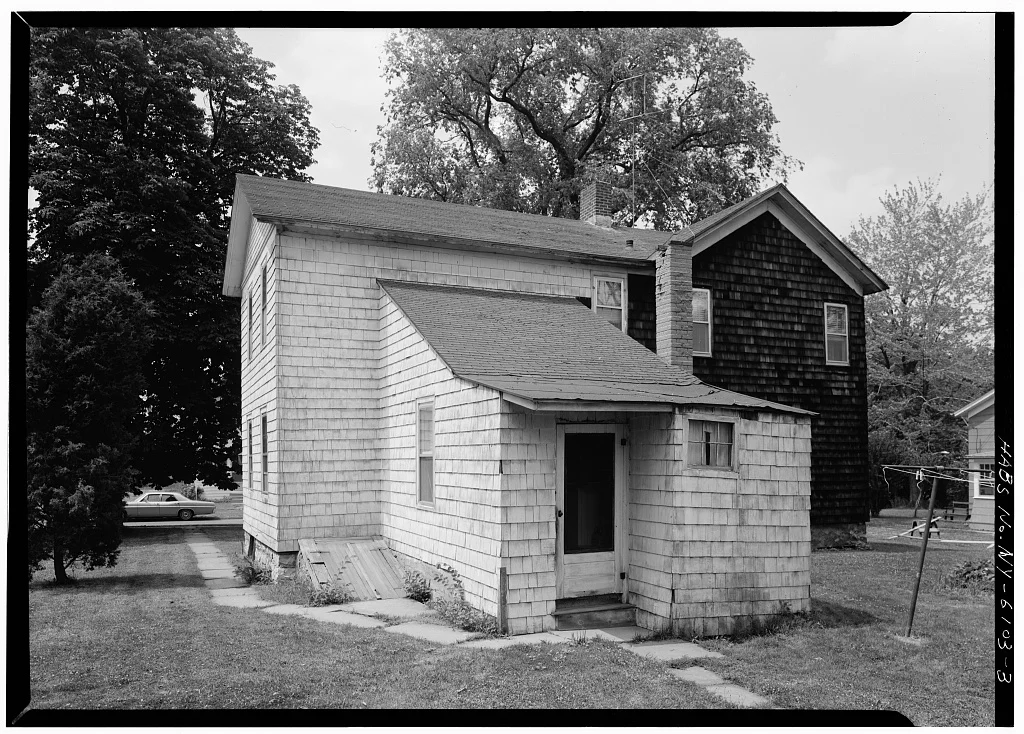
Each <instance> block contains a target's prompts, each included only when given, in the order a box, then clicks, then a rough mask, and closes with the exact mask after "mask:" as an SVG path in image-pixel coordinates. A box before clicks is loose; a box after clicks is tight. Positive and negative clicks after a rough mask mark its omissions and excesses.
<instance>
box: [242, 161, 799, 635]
mask: <svg viewBox="0 0 1024 734" xmlns="http://www.w3.org/2000/svg"><path fill="white" fill-rule="evenodd" d="M591 195H593V194H592V193H591ZM670 238H671V235H670V234H667V233H661V232H653V231H641V230H627V229H617V228H613V227H599V226H596V225H592V224H588V223H585V222H578V221H569V220H564V219H550V218H545V217H531V216H528V215H522V214H515V213H510V212H502V211H493V210H486V209H480V208H476V207H470V206H460V205H450V204H441V203H438V202H431V201H424V200H415V199H406V198H402V197H393V196H384V195H379V194H370V193H366V192H357V191H349V190H344V189H335V188H331V187H326V186H316V185H313V184H305V183H297V182H288V181H277V180H271V179H264V178H259V177H254V176H239V177H238V183H237V186H236V190H235V197H234V208H233V216H232V222H231V233H230V240H229V248H228V255H227V263H226V268H225V276H224V293H225V294H226V295H228V296H233V297H239V298H241V307H242V355H241V358H242V421H243V423H242V441H243V455H242V465H243V466H242V469H243V488H244V500H245V503H244V531H245V535H246V542H247V544H248V547H249V549H250V550H251V551H252V552H253V553H254V554H255V555H256V556H257V557H258V558H261V559H263V560H264V562H267V563H270V564H272V565H274V566H291V565H294V563H295V556H296V554H297V553H298V549H299V545H298V543H299V540H300V539H305V538H336V537H356V536H359V537H363V536H382V537H383V538H384V539H385V541H386V542H387V544H388V546H389V547H390V548H391V549H392V550H393V551H395V552H396V553H398V554H400V555H404V556H407V557H410V558H414V559H418V560H420V561H424V562H427V563H430V564H437V563H446V564H449V565H450V566H452V567H454V568H455V569H457V570H458V571H459V573H460V575H461V577H462V579H463V581H464V584H465V589H466V594H467V599H468V600H469V601H470V602H471V603H472V604H473V605H474V606H476V607H477V608H479V609H481V610H482V611H484V612H486V613H488V614H492V615H495V616H496V617H499V618H502V619H505V620H507V625H508V628H509V631H510V632H512V633H514V634H518V633H527V632H535V631H539V630H544V629H552V628H554V626H555V618H554V617H553V616H552V613H553V612H555V611H556V609H557V608H558V605H559V603H560V602H564V601H565V600H569V599H575V598H579V597H586V596H596V595H606V594H616V595H619V596H621V598H622V600H623V601H624V602H627V603H629V604H632V605H633V606H635V608H636V622H637V623H638V624H639V625H641V626H643V627H646V628H648V629H653V630H662V629H671V630H672V631H673V632H675V633H676V634H698V635H701V634H703V635H715V634H726V633H728V632H730V631H732V630H733V629H734V628H735V626H736V624H737V620H741V619H748V620H749V619H754V618H758V617H765V616H768V615H771V614H773V613H775V612H777V611H778V610H779V607H780V604H786V605H788V606H789V608H790V609H792V610H793V611H802V610H807V609H808V608H809V597H810V593H809V589H810V539H811V536H810V527H809V515H808V513H809V508H810V479H811V477H810V472H811V468H810V467H811V458H810V457H811V428H810V416H811V414H810V413H809V412H808V411H805V410H800V409H797V408H792V407H788V406H784V405H779V404H777V403H771V402H768V401H765V400H759V399H755V398H751V397H748V396H745V395H740V394H738V393H733V392H729V391H725V390H720V389H718V388H714V387H711V386H709V385H706V384H704V383H702V382H700V381H699V380H697V379H696V378H695V377H694V376H693V375H692V374H691V373H690V372H688V371H686V370H684V369H683V368H681V367H679V366H673V364H666V363H665V361H663V359H661V358H659V356H656V355H655V354H654V353H653V352H652V351H650V350H648V349H647V348H645V347H644V346H642V345H641V344H639V343H638V342H637V341H636V340H634V339H633V338H631V337H630V336H628V335H627V333H625V332H626V324H625V321H626V318H627V304H628V303H629V298H630V296H629V292H628V284H629V282H630V277H631V275H634V274H636V273H647V274H650V273H652V271H653V268H652V266H651V261H657V278H658V281H659V288H658V295H657V316H658V327H659V328H658V333H657V339H658V353H659V354H660V355H662V356H663V357H664V355H666V354H671V355H677V356H681V359H682V360H683V361H685V360H686V359H688V358H689V353H690V352H691V351H692V344H691V343H690V342H691V340H692V336H691V334H692V327H691V325H690V323H689V306H688V299H689V297H690V295H689V294H690V291H689V283H688V279H689V267H690V265H689V258H690V253H689V248H688V247H687V246H686V245H685V243H677V242H669V243H666V242H665V241H666V240H668V239H670ZM627 239H628V240H629V242H628V243H627ZM677 281H678V283H683V282H684V281H685V287H683V286H682V285H680V286H679V287H678V288H677V287H676V285H678V283H677ZM680 294H682V298H683V302H684V303H686V304H687V306H686V308H685V309H683V308H680V307H679V304H680V301H679V298H680ZM581 300H585V301H588V302H589V304H590V307H589V308H588V307H587V306H586V305H584V304H582V303H580V301H581ZM616 309H618V311H619V312H618V313H616ZM609 322H611V323H609ZM502 578H504V579H505V582H502V581H501V579H502Z"/></svg>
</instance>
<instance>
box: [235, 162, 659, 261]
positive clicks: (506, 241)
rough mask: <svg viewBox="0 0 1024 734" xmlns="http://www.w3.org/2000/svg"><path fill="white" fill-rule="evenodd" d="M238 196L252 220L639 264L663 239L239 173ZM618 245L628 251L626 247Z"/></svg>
mask: <svg viewBox="0 0 1024 734" xmlns="http://www.w3.org/2000/svg"><path fill="white" fill-rule="evenodd" d="M237 181H238V189H239V190H240V191H241V192H242V193H243V194H244V195H245V198H246V200H247V201H248V203H249V207H250V208H251V209H252V213H253V215H254V216H255V217H257V218H259V219H270V220H279V221H291V222H313V223H318V224H326V225H342V226H354V227H365V228H370V229H380V230H389V231H393V232H406V233H410V234H414V235H428V236H434V237H442V238H451V239H458V240H471V241H478V242H488V243H493V244H497V245H509V246H513V247H522V248H534V249H539V250H544V251H554V252H558V253H563V254H564V253H570V254H577V255H597V256H606V257H619V258H626V259H629V260H646V259H647V258H648V257H649V256H650V255H651V254H653V253H654V251H655V250H656V249H657V247H658V245H661V244H664V243H665V242H667V241H668V240H669V238H670V237H671V236H672V233H671V232H658V231H655V230H651V229H631V228H629V227H597V226H594V225H592V224H588V223H587V222H580V221H577V220H574V219H562V218H560V217H545V216H539V215H536V214H522V213H520V212H509V211H503V210H500V209H486V208H483V207H478V206H470V205H468V204H449V203H445V202H439V201H430V200H428V199H413V198H409V197H406V196H389V195H387V194H376V193H370V192H367V191H355V190H353V189H342V188H337V187H334V186H321V185H319V184H311V183H304V182H301V181H283V180H280V179H275V178H264V177H262V176H250V175H244V174H239V176H238V179H237ZM626 240H633V243H634V246H633V247H627V246H626Z"/></svg>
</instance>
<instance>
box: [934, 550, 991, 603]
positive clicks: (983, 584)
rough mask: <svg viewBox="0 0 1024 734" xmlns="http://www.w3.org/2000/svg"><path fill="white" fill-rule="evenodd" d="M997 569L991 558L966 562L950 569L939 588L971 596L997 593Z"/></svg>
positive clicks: (940, 582)
mask: <svg viewBox="0 0 1024 734" xmlns="http://www.w3.org/2000/svg"><path fill="white" fill-rule="evenodd" d="M995 584H996V569H995V563H994V562H993V560H992V559H991V558H984V559H981V560H978V561H964V562H963V563H961V564H960V565H958V566H954V567H953V568H951V569H949V571H947V572H946V573H945V574H943V575H942V577H941V578H940V579H939V588H940V589H945V590H947V591H966V592H967V593H971V594H991V593H994V592H995Z"/></svg>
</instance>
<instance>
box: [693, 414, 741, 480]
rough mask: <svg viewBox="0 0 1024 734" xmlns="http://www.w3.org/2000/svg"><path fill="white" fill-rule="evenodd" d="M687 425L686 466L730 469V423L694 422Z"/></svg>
mask: <svg viewBox="0 0 1024 734" xmlns="http://www.w3.org/2000/svg"><path fill="white" fill-rule="evenodd" d="M689 423H690V436H689V441H688V442H687V443H688V451H687V464H688V465H689V466H695V467H698V466H707V467H714V468H716V469H732V423H724V422H722V421H695V420H691V421H689Z"/></svg>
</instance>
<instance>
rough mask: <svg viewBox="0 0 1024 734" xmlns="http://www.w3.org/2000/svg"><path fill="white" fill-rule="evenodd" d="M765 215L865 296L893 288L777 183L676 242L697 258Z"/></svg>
mask: <svg viewBox="0 0 1024 734" xmlns="http://www.w3.org/2000/svg"><path fill="white" fill-rule="evenodd" d="M765 212H768V213H770V214H772V215H773V216H774V217H775V218H776V219H778V220H779V221H780V222H781V223H782V224H783V226H785V227H786V229H788V230H789V231H790V232H792V233H793V234H794V235H796V237H797V238H799V239H800V240H801V241H802V242H803V243H804V244H805V245H807V247H808V249H810V250H811V252H813V253H814V254H815V255H817V256H818V257H819V258H820V259H821V260H822V261H823V262H824V263H825V264H826V265H827V266H828V267H829V268H831V269H832V271H833V272H835V273H836V275H838V276H839V277H840V278H842V279H843V281H844V282H845V283H846V284H847V285H849V286H850V287H851V288H853V289H854V290H855V291H857V292H858V293H860V294H861V295H863V296H866V295H869V294H871V293H878V292H879V291H883V290H885V289H887V288H888V287H889V286H888V285H886V283H885V281H883V280H882V279H881V278H880V277H878V275H877V274H875V273H874V272H873V271H872V270H871V268H869V267H868V266H867V265H865V264H864V262H863V261H861V259H860V258H858V257H857V256H856V255H855V254H854V253H853V251H851V250H850V248H848V247H847V246H846V245H845V244H843V242H842V241H841V240H840V239H839V238H838V237H836V236H835V235H834V234H832V232H831V231H830V230H829V229H828V227H826V226H825V225H824V224H822V223H821V222H820V221H819V220H818V218H817V217H815V216H814V215H813V214H811V211H810V209H808V208H807V207H805V206H804V205H803V204H802V203H800V200H799V199H797V198H796V197H795V196H793V194H792V192H790V190H789V189H787V188H786V187H785V186H784V185H783V184H776V185H775V186H772V187H771V188H770V189H765V190H764V191H762V192H761V193H759V194H755V195H754V196H751V197H750V198H749V199H745V200H744V201H741V202H740V203H738V204H733V205H732V206H730V207H726V208H725V209H723V210H721V211H720V212H718V213H717V214H713V215H711V216H710V217H707V218H706V219H702V220H701V221H699V222H696V223H694V224H692V225H690V226H688V227H684V228H683V229H681V230H680V231H679V232H677V233H676V234H675V235H673V236H672V240H673V241H680V242H690V243H692V245H693V250H692V252H693V255H694V256H696V255H699V254H700V253H701V252H703V251H704V250H706V249H707V248H709V247H711V246H713V245H715V244H717V243H718V242H720V241H721V240H722V239H723V238H724V237H726V235H729V234H731V233H732V232H735V231H736V230H737V229H739V228H740V227H742V226H743V225H745V224H748V223H749V222H751V221H753V220H754V219H756V218H757V217H759V216H761V215H762V214H764V213H765ZM652 259H653V256H652Z"/></svg>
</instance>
